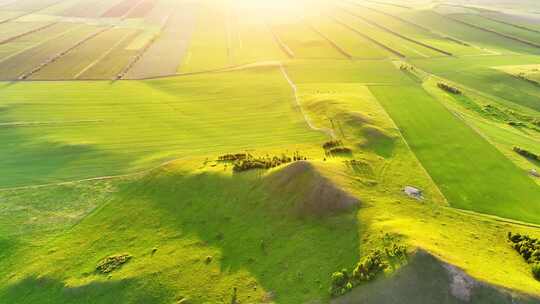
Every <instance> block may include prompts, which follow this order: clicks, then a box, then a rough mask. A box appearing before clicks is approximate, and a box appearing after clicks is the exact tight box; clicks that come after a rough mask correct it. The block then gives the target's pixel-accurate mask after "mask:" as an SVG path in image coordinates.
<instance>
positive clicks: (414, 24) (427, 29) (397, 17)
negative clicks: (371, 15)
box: [343, 0, 471, 46]
mask: <svg viewBox="0 0 540 304" xmlns="http://www.w3.org/2000/svg"><path fill="white" fill-rule="evenodd" d="M343 1H344V2H347V3H350V4H352V5H355V6H360V7H363V8H366V9H369V10H372V11H374V12H377V13H379V14H383V15H386V16H388V17H391V18H394V19H396V20H399V21H401V22H403V23H406V24H409V25H412V26H414V27H416V28H419V29H421V30H423V31H426V32H428V33H431V34H433V35H437V36H439V37H440V38H443V39H447V40H450V41H453V42H455V43H457V44H461V45H464V46H471V45H470V44H469V43H468V42H465V41H462V40H460V39H457V38H454V37H451V36H448V35H447V34H444V33H439V32H436V31H433V30H432V29H430V28H428V27H426V26H423V25H421V24H418V23H416V22H412V21H410V20H407V19H405V18H402V17H400V16H396V15H394V14H391V13H388V12H385V11H382V10H380V9H378V8H373V7H369V6H365V5H363V4H360V3H358V2H355V1H351V0H343Z"/></svg>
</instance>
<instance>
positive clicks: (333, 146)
mask: <svg viewBox="0 0 540 304" xmlns="http://www.w3.org/2000/svg"><path fill="white" fill-rule="evenodd" d="M323 149H324V151H325V153H326V155H327V156H331V155H334V154H350V153H352V150H351V149H349V148H347V147H345V146H344V145H343V142H342V141H341V140H331V141H327V142H325V143H324V144H323Z"/></svg>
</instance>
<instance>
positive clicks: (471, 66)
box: [414, 56, 540, 111]
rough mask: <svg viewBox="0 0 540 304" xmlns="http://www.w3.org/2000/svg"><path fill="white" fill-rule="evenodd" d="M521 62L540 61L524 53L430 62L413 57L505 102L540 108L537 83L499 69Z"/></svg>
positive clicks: (457, 80)
mask: <svg viewBox="0 0 540 304" xmlns="http://www.w3.org/2000/svg"><path fill="white" fill-rule="evenodd" d="M520 62H527V63H529V64H532V63H540V60H539V59H538V58H535V57H523V56H497V57H493V56H484V57H476V58H460V59H454V58H448V59H446V58H440V59H436V60H430V61H429V62H428V61H423V60H416V61H414V63H415V64H417V65H418V66H420V67H421V68H423V69H425V70H427V71H428V72H431V73H433V74H436V75H439V76H441V77H444V78H448V79H450V80H452V81H455V82H457V83H461V84H463V85H466V86H469V87H471V88H474V89H477V90H479V91H482V92H484V93H487V94H490V95H492V96H496V97H499V98H501V99H502V102H504V103H508V102H510V103H514V104H516V105H519V106H525V107H527V108H530V109H533V110H536V111H539V110H540V102H538V98H540V92H539V91H538V88H537V87H536V86H535V85H534V84H531V83H529V82H527V81H525V80H521V79H517V78H516V77H513V76H511V75H509V74H507V73H505V72H502V71H500V67H501V66H505V65H516V64H519V63H520Z"/></svg>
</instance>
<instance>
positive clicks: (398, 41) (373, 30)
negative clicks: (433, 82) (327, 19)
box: [336, 10, 443, 58]
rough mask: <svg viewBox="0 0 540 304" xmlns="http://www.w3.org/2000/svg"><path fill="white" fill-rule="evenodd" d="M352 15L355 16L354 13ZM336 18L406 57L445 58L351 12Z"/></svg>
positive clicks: (342, 13)
mask: <svg viewBox="0 0 540 304" xmlns="http://www.w3.org/2000/svg"><path fill="white" fill-rule="evenodd" d="M352 14H355V13H354V12H352ZM336 17H337V18H338V20H340V21H341V22H344V23H345V24H347V25H349V26H351V27H353V28H355V29H356V30H358V31H360V32H362V33H363V34H365V35H366V36H368V37H370V38H371V39H374V40H376V41H378V42H379V43H381V44H383V45H385V46H387V47H389V48H391V49H393V50H395V51H397V52H399V53H401V54H402V55H404V56H406V57H411V58H427V57H435V56H443V55H442V54H441V53H439V52H436V51H434V50H432V49H429V48H426V47H423V46H420V45H418V44H416V43H413V42H410V41H407V40H404V39H402V38H400V37H398V36H396V35H394V34H391V33H389V32H386V31H384V30H382V29H380V28H377V27H375V26H373V25H371V24H369V23H367V22H365V21H364V20H362V19H361V18H359V17H358V16H355V15H351V12H350V10H343V11H340V12H338V13H336Z"/></svg>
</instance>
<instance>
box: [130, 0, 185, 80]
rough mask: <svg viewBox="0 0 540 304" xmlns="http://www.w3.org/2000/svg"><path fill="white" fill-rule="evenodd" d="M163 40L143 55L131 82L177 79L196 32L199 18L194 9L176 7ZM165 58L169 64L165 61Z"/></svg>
mask: <svg viewBox="0 0 540 304" xmlns="http://www.w3.org/2000/svg"><path fill="white" fill-rule="evenodd" d="M171 9H172V10H173V11H174V12H173V13H172V14H171V15H170V17H169V19H168V20H167V24H166V26H165V27H164V28H163V29H162V30H161V33H160V34H159V36H158V37H157V38H156V39H155V40H154V41H153V43H152V44H151V45H150V46H149V47H148V49H146V50H145V52H144V54H141V56H142V57H141V58H140V59H139V60H137V62H136V63H135V65H133V67H131V68H130V69H129V71H128V73H127V75H126V77H127V78H135V79H138V78H145V77H156V76H169V75H174V74H176V72H177V71H178V67H179V66H180V63H181V62H182V61H183V60H184V58H185V55H186V53H187V49H188V46H189V43H190V42H189V40H190V39H191V35H192V32H193V27H194V23H195V20H194V19H195V18H194V17H193V11H194V8H193V5H188V4H184V5H176V6H174V7H172V8H171ZM163 56H166V57H167V60H163Z"/></svg>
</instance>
